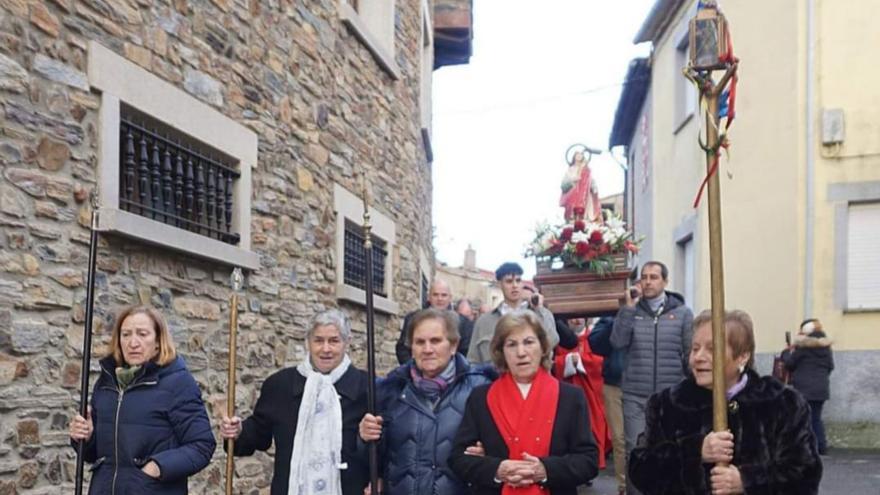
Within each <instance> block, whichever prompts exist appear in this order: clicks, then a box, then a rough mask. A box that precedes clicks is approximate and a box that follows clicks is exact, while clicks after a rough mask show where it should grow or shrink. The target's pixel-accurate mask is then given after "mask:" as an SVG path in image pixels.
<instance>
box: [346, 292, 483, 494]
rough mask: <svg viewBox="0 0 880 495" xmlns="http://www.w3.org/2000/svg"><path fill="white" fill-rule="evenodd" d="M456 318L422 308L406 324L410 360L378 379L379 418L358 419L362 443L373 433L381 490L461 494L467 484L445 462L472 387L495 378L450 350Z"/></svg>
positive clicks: (456, 339)
mask: <svg viewBox="0 0 880 495" xmlns="http://www.w3.org/2000/svg"><path fill="white" fill-rule="evenodd" d="M457 319H458V318H457V316H456V315H455V313H453V312H451V311H440V310H436V309H425V310H422V311H420V312H418V313H417V314H416V315H415V316H414V317H413V320H412V325H411V326H410V332H411V334H410V335H409V336H408V337H409V338H408V341H409V342H411V345H412V356H413V358H412V359H411V360H410V361H409V362H407V363H404V364H403V365H402V366H401V367H399V368H397V369H395V370H394V371H392V372H391V373H389V374H388V376H387V377H386V378H385V379H383V380H381V381H380V382H379V383H378V386H377V391H376V396H377V407H378V409H379V413H380V415H379V416H373V415H371V414H367V415H366V416H364V419H363V420H362V421H361V424H360V436H361V438H362V439H363V440H366V441H376V440H379V439H380V438H381V439H382V442H381V444H380V457H381V462H382V466H381V470H380V472H381V473H382V477H383V483H384V490H383V493H384V494H385V495H459V494H461V495H463V494H466V493H468V488H467V487H466V485H465V484H464V483H463V482H462V481H461V480H460V479H459V478H458V476H456V475H455V473H453V472H452V470H451V469H450V468H449V466H448V464H447V459H448V458H449V454H450V453H451V452H452V442H453V440H454V438H455V432H456V431H457V430H458V425H459V424H460V423H461V418H462V415H463V414H464V410H465V405H466V404H467V400H468V397H470V395H471V391H472V390H473V389H474V388H475V387H477V386H479V385H484V384H487V383H490V382H491V381H492V379H493V378H495V376H496V372H495V371H494V369H492V368H489V367H478V366H471V365H470V364H469V363H468V362H467V360H466V359H465V358H464V357H463V356H461V355H458V354H457V353H456V349H457V348H458V343H459V340H460V339H459V334H458V327H457V326H458V322H457Z"/></svg>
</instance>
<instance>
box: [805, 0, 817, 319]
mask: <svg viewBox="0 0 880 495" xmlns="http://www.w3.org/2000/svg"><path fill="white" fill-rule="evenodd" d="M815 17H816V0H807V74H806V95H805V97H806V104H805V105H804V113H805V117H806V119H807V121H806V124H807V125H806V136H805V137H806V139H804V146H805V149H804V152H805V153H804V154H805V156H806V162H807V163H806V165H807V167H806V171H805V173H806V179H807V180H806V212H805V214H804V223H805V225H804V248H805V249H804V315H803V316H804V319H806V318H812V317H813V251H814V249H813V237H814V235H815V229H814V228H813V225H814V222H813V220H814V217H815V214H814V210H815V204H814V203H815V189H816V184H815V168H816V163H815V152H814V149H813V144H814V143H813V139H814V136H813V134H814V133H815V119H814V118H813V115H814V108H813V107H814V101H815V98H814V97H813V95H814V92H815V88H814V84H813V81H814V72H815V58H816V44H815V42H814V39H815V34H814V30H815V26H814V24H815V20H816V19H815Z"/></svg>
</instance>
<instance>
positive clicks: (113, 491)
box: [110, 389, 125, 495]
mask: <svg viewBox="0 0 880 495" xmlns="http://www.w3.org/2000/svg"><path fill="white" fill-rule="evenodd" d="M123 395H125V390H122V389H120V390H119V397H118V398H117V399H116V419H115V420H113V483H112V484H111V485H110V493H111V494H113V495H115V494H116V476H117V475H118V474H119V410H120V409H122V396H123Z"/></svg>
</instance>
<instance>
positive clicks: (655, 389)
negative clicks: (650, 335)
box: [651, 314, 660, 394]
mask: <svg viewBox="0 0 880 495" xmlns="http://www.w3.org/2000/svg"><path fill="white" fill-rule="evenodd" d="M659 321H660V315H659V314H655V315H654V386H653V387H652V388H651V393H652V394H653V393H655V392H657V354H658V353H659V352H660V350H659V349H658V348H657V346H658V345H659V344H660V342H659V335H658V334H659V332H658V331H657V328H658V322H659Z"/></svg>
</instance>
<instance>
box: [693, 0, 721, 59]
mask: <svg viewBox="0 0 880 495" xmlns="http://www.w3.org/2000/svg"><path fill="white" fill-rule="evenodd" d="M689 34H690V65H691V67H692V68H693V69H694V70H696V71H711V70H716V69H723V68H725V67H726V66H727V64H728V60H726V56H727V19H726V18H725V17H724V14H722V13H721V12H720V11H719V10H718V5H717V3H716V2H714V1H711V0H710V1H704V2H701V6H700V9H699V10H698V11H697V15H696V16H695V17H694V18H693V19H691V21H690V27H689Z"/></svg>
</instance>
